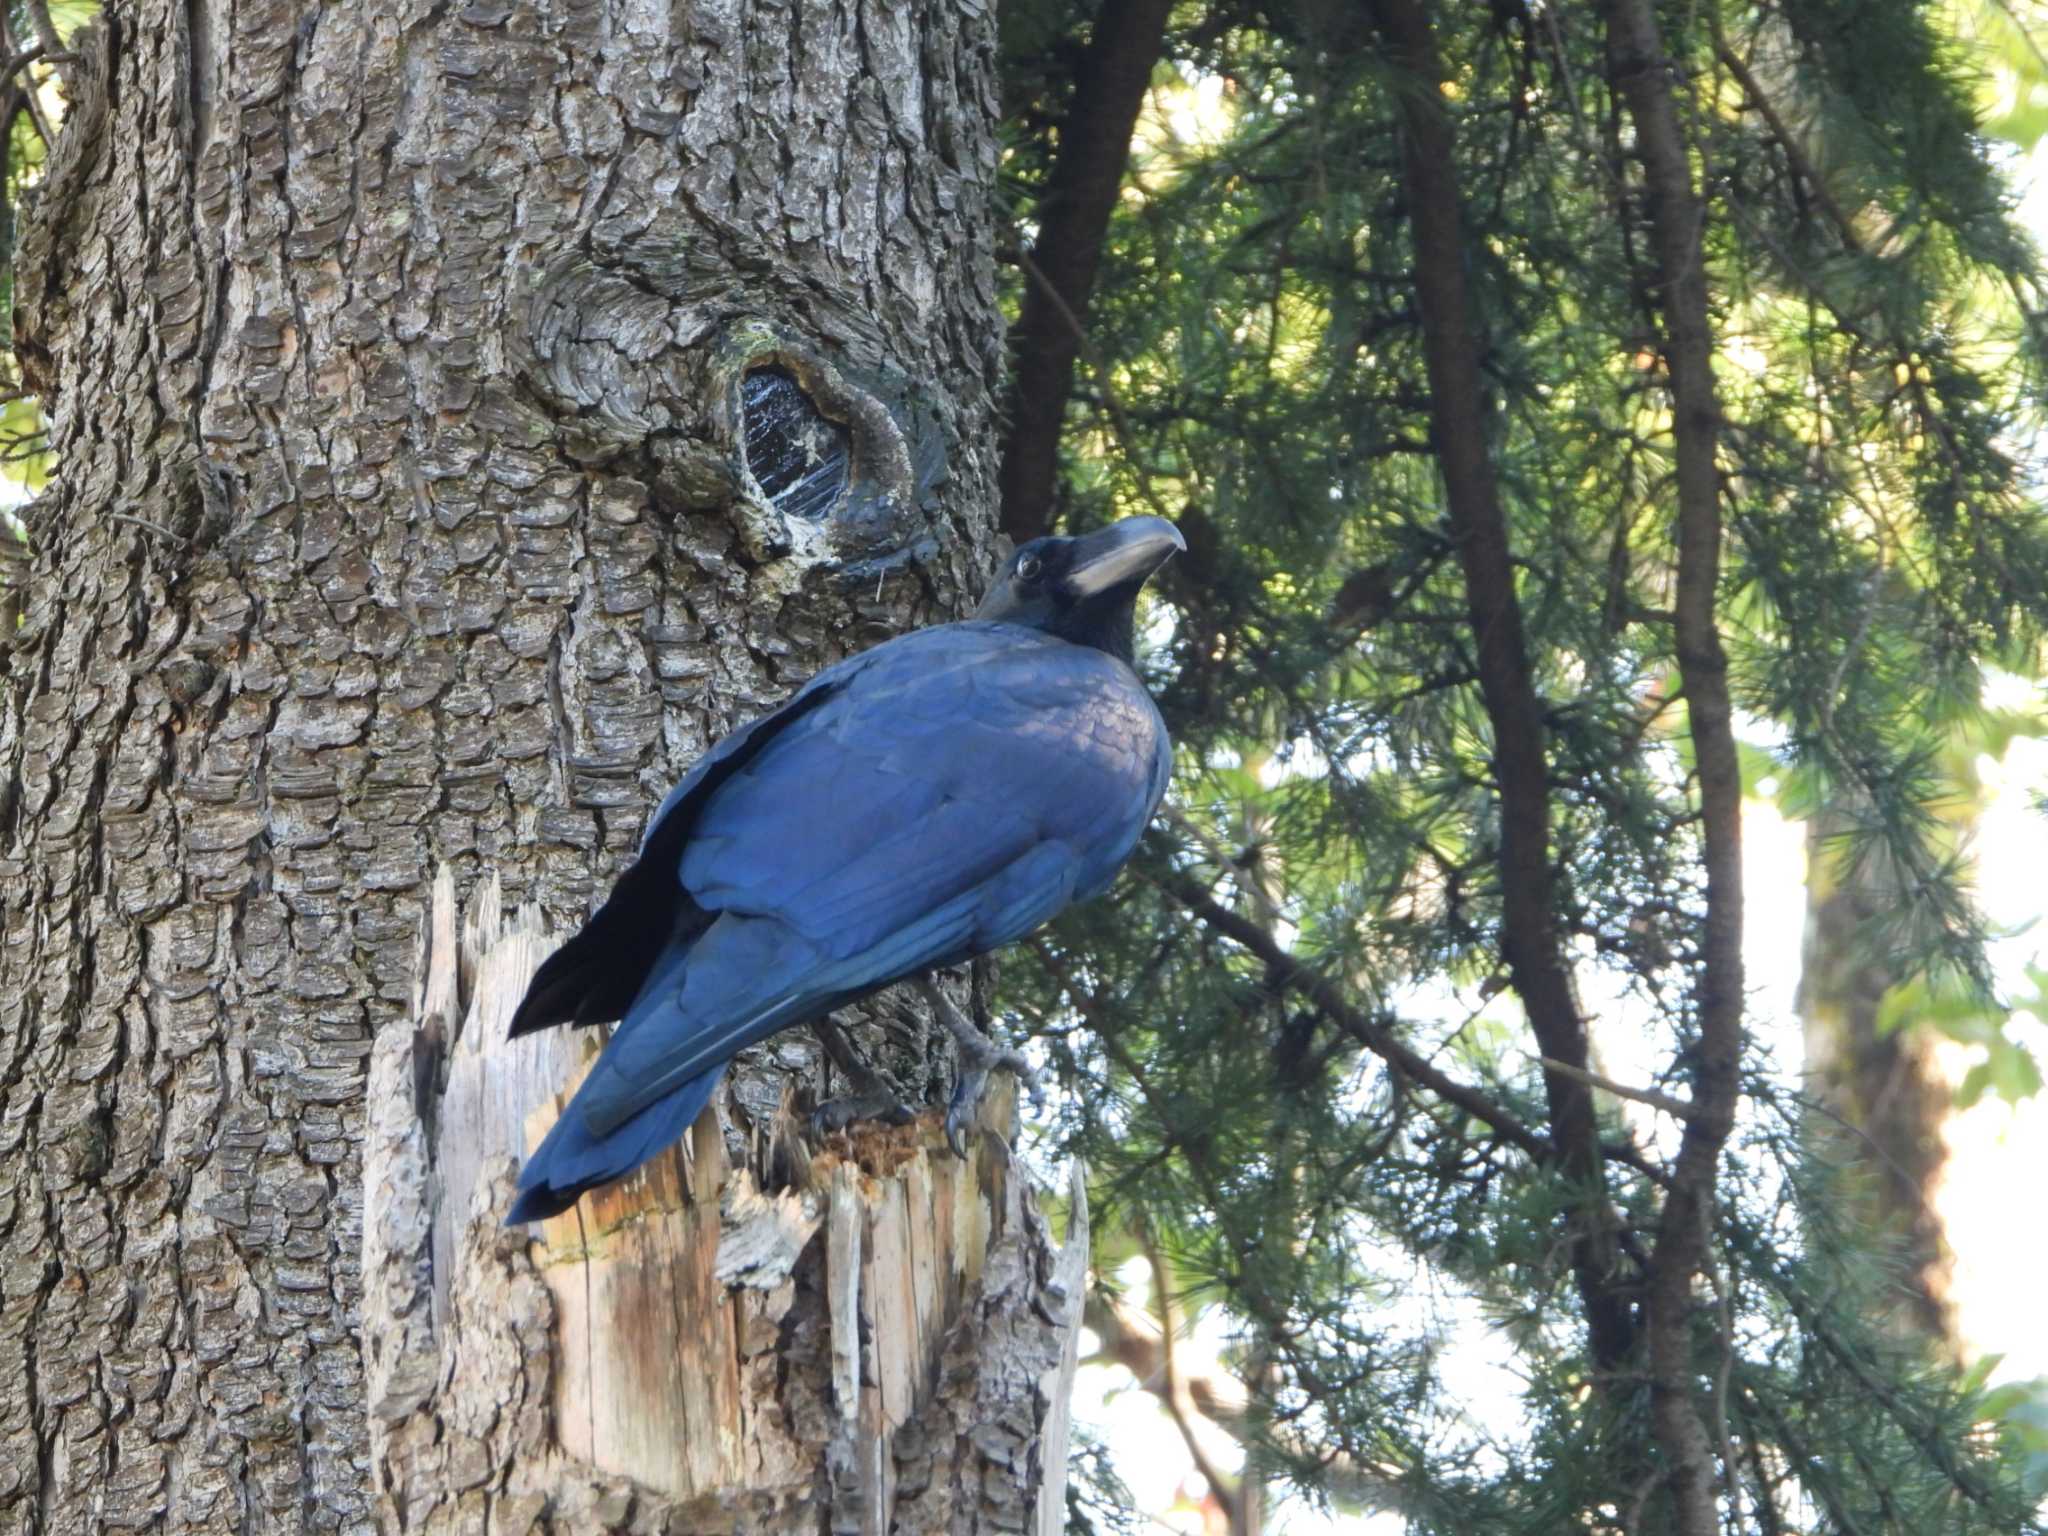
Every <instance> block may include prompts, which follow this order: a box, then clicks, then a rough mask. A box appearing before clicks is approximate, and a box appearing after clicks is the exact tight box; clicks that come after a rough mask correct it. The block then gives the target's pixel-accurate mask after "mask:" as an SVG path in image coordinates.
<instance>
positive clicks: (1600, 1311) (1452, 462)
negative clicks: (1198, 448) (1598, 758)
mask: <svg viewBox="0 0 2048 1536" xmlns="http://www.w3.org/2000/svg"><path fill="white" fill-rule="evenodd" d="M1372 11H1373V16H1374V19H1375V21H1376V23H1377V25H1378V27H1379V30H1380V33H1381V35H1382V36H1383V37H1384V38H1385V39H1386V42H1387V44H1388V49H1389V52H1390V53H1391V54H1392V56H1393V59H1394V62H1395V63H1396V64H1397V65H1399V66H1400V68H1401V69H1402V71H1403V72H1404V74H1405V76H1406V78H1405V79H1404V80H1403V81H1402V82H1401V83H1400V85H1399V86H1398V87H1397V90H1398V95H1397V99H1396V110H1397V112H1398V114H1399V117H1400V121H1401V128H1402V157H1401V158H1402V176H1403V184H1404V187H1405V189H1406V194H1407V211H1408V218H1409V223H1410V226H1411V230H1412V233H1413V237H1414V245H1415V288H1416V296H1417V299H1418V301H1419V304H1420V307H1421V311H1422V329H1423V346H1424V354H1425V362H1426V366H1427V371H1428V376H1429V385H1430V427H1431V435H1432V437H1433V438H1434V440H1435V443H1436V448H1437V462H1438V466H1439V468H1440V469H1441V471H1442V474H1443V481H1444V493H1445V502H1446V507H1445V510H1446V513H1447V515H1448V518H1449V521H1450V525H1451V529H1452V533H1453V537H1454V539H1455V541H1456V543H1457V546H1458V555H1459V559H1460V560H1461V562H1462V563H1463V566H1464V571H1465V594H1466V606H1467V614H1468V617H1469V621H1470V623H1471V626H1472V632H1473V639H1474V643H1475V645H1476V647H1477V652H1478V667H1479V686H1480V694H1481V697H1482V698H1483V699H1484V701H1485V705H1486V713H1487V716H1488V718H1489V720H1490V721H1491V722H1492V726H1493V758H1494V771H1495V775H1496V777H1497V779H1498V781H1499V785H1500V828H1501V830H1500V882H1501V896H1502V901H1503V914H1502V917H1503V921H1502V930H1501V950H1502V954H1503V958H1505V959H1506V961H1507V964H1508V973H1509V976H1510V979H1511V980H1512V981H1513V983H1514V988H1515V992H1516V994H1517V995H1518V996H1519V997H1520V998H1521V1000H1522V1007H1523V1009H1524V1011H1525V1012H1526V1013H1527V1015H1528V1018H1529V1027H1530V1029H1531V1030H1532V1031H1533V1032H1534V1033H1535V1036H1536V1040H1537V1043H1538V1044H1539V1045H1540V1046H1541V1047H1542V1054H1543V1055H1544V1056H1545V1057H1547V1058H1549V1059H1550V1060H1553V1061H1558V1062H1564V1063H1567V1064H1569V1065H1571V1066H1575V1067H1578V1068H1580V1069H1582V1070H1583V1069H1584V1068H1585V1066H1586V1064H1587V1059H1588V1051H1587V1042H1586V1026H1585V1021H1584V1020H1583V1019H1582V1018H1581V1017H1580V1014H1579V1006H1578V999H1577V997H1576V995H1575V993H1574V989H1573V986H1572V979H1571V974H1570V972H1569V970H1568V969H1567V967H1566V964H1565V959H1564V947H1563V942H1562V936H1561V934H1560V932H1559V929H1558V923H1557V916H1556V914H1557V912H1558V911H1559V909H1560V908H1561V907H1562V906H1563V905H1564V902H1563V899H1562V893H1561V892H1560V891H1559V889H1558V881H1557V878H1556V874H1555V872H1554V870H1553V868H1552V863H1551V843H1550V831H1551V805H1550V789H1549V763H1548V755H1547V751H1546V743H1545V731H1544V724H1543V703H1542V700H1541V699H1540V698H1539V697H1538V696H1537V692H1536V683H1535V678H1534V674H1533V669H1532V666H1531V662H1530V657H1529V647H1528V640H1527V636H1526V632H1525V628H1524V624H1523V619H1522V611H1521V605H1520V601H1519V599H1518V598H1517V596H1516V594H1515V569H1514V559H1513V555H1512V552H1511V551H1510V549H1509V546H1508V531H1507V516H1506V512H1505V510H1504V509H1503V507H1502V504H1501V499H1500V491H1499V486H1498V483H1497V480H1496V477H1495V472H1494V466H1493V462H1492V459H1491V456H1490V454H1489V452H1488V448H1487V426H1486V416H1487V409H1486V397H1485V390H1484V387H1483V385H1482V382H1481V375H1480V367H1479V348H1478V335H1479V325H1478V319H1477V316H1476V315H1475V314H1474V313H1473V310H1472V306H1471V303H1470V301H1469V298H1468V296H1467V293H1466V287H1465V270H1466V253H1465V245H1464V235H1463V232H1462V231H1461V229H1460V220H1461V213H1460V197H1459V186H1458V169H1457V162H1456V157H1455V154H1454V144H1453V131H1452V126H1451V120H1450V116H1449V114H1448V112H1447V111H1446V109H1445V106H1444V97H1443V90H1442V86H1443V81H1444V79H1445V75H1444V70H1443V65H1442V62H1441V60H1440V59H1439V57H1438V55H1437V48H1436V39H1435V36H1434V33H1433V31H1432V28H1431V24H1430V19H1429V16H1428V15H1427V14H1426V13H1425V11H1424V10H1423V8H1422V6H1421V4H1420V3H1419V0H1374V4H1373V6H1372ZM1543 1083H1544V1090H1545V1092H1546V1094H1547V1095H1548V1100H1549V1106H1550V1132H1551V1138H1550V1139H1551V1140H1552V1141H1553V1142H1554V1143H1555V1145H1556V1147H1557V1149H1558V1156H1559V1161H1560V1165H1561V1167H1562V1169H1563V1171H1564V1173H1565V1175H1566V1177H1567V1178H1568V1179H1570V1180H1571V1181H1572V1183H1573V1184H1574V1186H1575V1187H1577V1188H1580V1189H1582V1190H1586V1191H1589V1192H1591V1193H1589V1194H1588V1196H1587V1202H1588V1203H1587V1208H1586V1209H1585V1211H1584V1212H1583V1218H1584V1219H1582V1220H1580V1221H1578V1222H1576V1223H1574V1225H1573V1233H1572V1239H1571V1241H1572V1267H1573V1271H1574V1275H1575V1278H1576V1280H1577V1283H1578V1287H1579V1292H1580V1296H1581V1298H1582V1300H1583V1302H1584V1305H1585V1309H1586V1321H1587V1328H1588V1332H1589V1334H1590V1337H1591V1341H1592V1353H1593V1359H1594V1361H1595V1363H1596V1365H1597V1366H1598V1367H1599V1368H1600V1369H1601V1370H1603V1371H1611V1370H1614V1369H1617V1368H1619V1367H1620V1366H1621V1364H1622V1363H1623V1362H1624V1361H1625V1360H1626V1359H1627V1358H1628V1356H1629V1353H1630V1351H1631V1349H1632V1347H1633V1342H1634V1330H1635V1325H1634V1321H1633V1318H1632V1316H1631V1312H1630V1309H1629V1305H1628V1302H1627V1300H1626V1298H1625V1296H1624V1295H1623V1293H1622V1290H1621V1287H1620V1285H1619V1283H1618V1281H1619V1279H1620V1277H1621V1276H1622V1275H1623V1274H1624V1273H1625V1268H1626V1266H1625V1264H1624V1262H1623V1259H1622V1253H1621V1244H1620V1240H1619V1232H1620V1225H1621V1223H1620V1218H1619V1216H1618V1215H1617V1214H1616V1212H1615V1210H1614V1208H1613V1204H1612V1202H1611V1200H1610V1199H1609V1198H1608V1195H1607V1192H1606V1189H1605V1183H1604V1178H1603V1173H1602V1157H1601V1150H1600V1131H1599V1122H1598V1120H1597V1119H1596V1117H1595V1115H1594V1111H1593V1096H1592V1093H1591V1091H1590V1090H1589V1089H1588V1088H1587V1086H1586V1085H1585V1084H1584V1083H1582V1082H1580V1081H1578V1080H1577V1079H1575V1078H1573V1077H1571V1076H1570V1075H1568V1074H1566V1073H1563V1072H1557V1071H1546V1072H1545V1073H1544V1077H1543Z"/></svg>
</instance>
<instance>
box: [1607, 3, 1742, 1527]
mask: <svg viewBox="0 0 2048 1536" xmlns="http://www.w3.org/2000/svg"><path fill="white" fill-rule="evenodd" d="M1605 9H1606V20H1607V44H1608V64H1609V71H1610V78H1611V80H1612V82H1613V84H1614V86H1615V88H1616V90H1617V91H1618V92H1619V93H1620V95H1621V97H1622V98H1623V99H1624V100H1625V101H1626V102H1627V104H1628V110H1629V116H1630V117H1631V118H1632V119H1633V120H1634V123H1635V130H1636V147H1637V153H1638V154H1639V155H1640V156H1641V158H1642V162H1643V169H1644V177H1645V190H1646V193H1647V201H1648V208H1649V216H1650V226H1651V228H1650V233H1651V249H1652V251H1653V252H1654V259H1655V291H1656V293H1657V295H1658V303H1659V308H1660V310H1661V312H1662V317H1663V338H1662V348H1663V353H1664V360H1665V364H1666V367H1667V368H1668V370H1669V373H1670V379H1671V393H1672V400H1673V410H1672V431H1673V434H1674V436H1675V439H1676V452H1677V496H1678V513H1677V522H1678V537H1677V545H1678V572H1677V592H1676V599H1675V602H1674V605H1673V606H1674V608H1675V610H1676V616H1677V623H1676V633H1677V652H1678V667H1679V675H1680V676H1681V678H1683V680H1684V684H1685V696H1686V715H1687V719H1688V721H1689V723H1690V727H1691V732H1692V744H1693V754H1694V760H1695V762H1696V764H1697V768H1696V772H1697V775H1698V784H1699V803H1700V812H1701V827H1700V831H1701V839H1702V845H1703V861H1704V864H1705V866H1706V912H1705V915H1704V917H1703V919H1702V924H1701V928H1702V931H1701V936H1700V941H1699V946H1700V959H1699V965H1698V970H1697V982H1696V989H1695V995H1694V1011H1695V1019H1696V1023H1697V1027H1698V1031H1699V1039H1698V1044H1697V1047H1696V1049H1695V1050H1693V1051H1692V1052H1691V1053H1690V1065H1691V1070H1692V1098H1691V1103H1692V1114H1691V1115H1690V1116H1689V1117H1688V1118H1687V1119H1686V1121H1685V1132H1684V1137H1683V1139H1682V1141H1681V1142H1680V1145H1679V1153H1678V1158H1677V1162H1676V1165H1675V1167H1674V1170H1673V1176H1672V1183H1671V1188H1670V1190H1669V1191H1668V1192H1667V1194H1666V1197H1665V1203H1664V1209H1663V1212H1662V1213H1661V1215H1660V1217H1659V1220H1658V1227H1657V1241H1656V1246H1655V1248H1654V1250H1653V1263H1652V1265H1651V1274H1650V1284H1649V1289H1648V1293H1647V1302H1648V1306H1647V1326H1648V1334H1649V1346H1650V1367H1651V1417H1652V1423H1653V1427H1654V1431H1655V1434H1656V1438H1657V1442H1658V1445H1659V1448H1660V1449H1661V1450H1662V1452H1663V1455H1664V1459H1665V1468H1664V1470H1665V1476H1666V1479H1667V1481H1668V1486H1669V1488H1670V1492H1671V1499H1672V1510H1673V1514H1674V1517H1675V1520H1676V1525H1675V1527H1674V1529H1675V1530H1677V1531H1678V1532H1679V1533H1680V1536H1714V1533H1715V1532H1717V1531H1718V1530H1719V1529H1720V1514H1719V1510H1718V1505H1717V1500H1716V1497H1715V1476H1714V1461H1715V1454H1716V1450H1717V1446H1716V1444H1715V1440H1714V1437H1713V1435H1712V1433H1711V1430H1710V1428H1709V1425H1708V1423H1707V1421H1706V1419H1705V1417H1704V1416H1703V1414H1702V1412H1701V1407H1700V1403H1699V1401H1698V1397H1697V1382H1698V1379H1699V1365H1698V1361H1697V1360H1696V1359H1695V1357H1694V1351H1693V1339H1692V1334H1693V1327H1694V1319H1693V1315H1692V1314H1693V1304H1692V1296H1693V1285H1694V1281H1695V1278H1696V1277H1697V1276H1699V1275H1700V1274H1701V1272H1702V1271H1703V1270H1704V1269H1705V1268H1706V1266H1707V1261H1708V1244H1709V1237H1710V1233H1711V1230H1712V1225H1713V1209H1714V1198H1715V1184H1716V1181H1717V1177H1718V1173H1719V1165H1720V1158H1721V1151H1722V1148H1723V1147H1724V1145H1725V1144H1726V1142H1727V1140H1728V1134H1729V1132H1730V1130H1731V1129H1732V1128H1733V1126H1734V1123H1735V1105H1736V1100H1737V1098H1738V1096H1739V1094H1740V1091H1741V1090H1740V1082H1739V1076H1738V1073H1739V1068H1740V1063H1741V1054H1742V1006H1743V998H1742V987H1743V971H1742V775H1741V769H1740V767H1739V765H1738V762H1737V757H1736V748H1735V731H1734V724H1733V711H1732V709H1731V706H1730V702H1729V694H1728V660H1727V656H1726V654H1725V653H1724V651H1723V649H1722V645H1721V633H1720V628H1719V625H1718V622H1717V619H1716V617H1715V595H1716V589H1717V586H1718V583H1719V580H1720V569H1721V478H1720V469H1719V466H1718V465H1717V463H1716V462H1715V458H1716V453H1717V444H1718V440H1719V434H1720V422H1721V410H1720V404H1719V402H1718V400H1717V399H1716V397H1715V392H1714V377H1713V336H1712V333H1711V331H1710V330H1709V327H1708V320H1707V278H1706V263H1705V255H1704V252H1703V249H1702V245H1701V240H1700V228H1701V224H1702V222H1703V220H1704V217H1705V213H1704V210H1703V208H1702V206H1701V203H1700V200H1699V198H1698V196H1697V195H1696V194H1695V192H1694V189H1693V182H1692V169H1691V164H1690V162H1689V160H1688V156H1687V148H1686V143H1685V139H1684V136H1683V133H1682V130H1681V129H1680V127H1679V122H1678V110H1677V106H1676V104H1675V103H1674V101H1673V99H1672V92H1671V86H1670V65H1669V63H1668V61H1667V60H1666V58H1665V56H1664V47H1663V42H1662V39H1661V38H1660V37H1659V35H1658V30H1657V21H1656V17H1655V15H1654V14H1653V12H1652V11H1651V9H1650V6H1649V4H1648V0H1609V3H1608V4H1607V6H1606V8H1605ZM1727 1473H1728V1477H1729V1480H1730V1482H1731V1483H1732V1482H1733V1480H1734V1478H1735V1475H1736V1473H1735V1469H1734V1468H1733V1467H1732V1466H1731V1467H1729V1468H1727Z"/></svg>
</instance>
